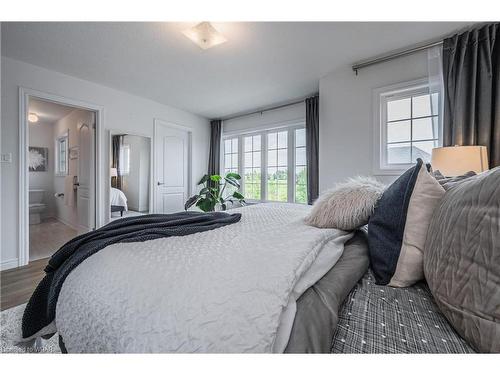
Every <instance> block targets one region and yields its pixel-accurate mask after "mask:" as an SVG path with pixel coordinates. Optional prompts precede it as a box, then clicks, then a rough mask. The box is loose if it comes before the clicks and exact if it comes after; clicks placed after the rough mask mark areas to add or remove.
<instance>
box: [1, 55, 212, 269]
mask: <svg viewBox="0 0 500 375" xmlns="http://www.w3.org/2000/svg"><path fill="white" fill-rule="evenodd" d="M1 72H2V83H1V85H2V115H1V122H2V123H1V134H2V142H1V143H2V153H8V152H10V153H12V156H13V160H12V163H2V164H1V175H2V182H1V184H2V186H1V200H2V212H1V216H2V219H1V226H2V227H1V254H0V258H1V261H2V264H8V265H9V266H11V265H12V264H13V263H14V262H15V260H16V259H17V257H18V220H19V216H18V215H19V213H18V205H19V186H18V178H19V171H18V155H19V150H18V147H19V146H18V140H19V129H18V127H19V124H18V117H19V113H18V108H19V91H18V90H19V86H22V87H25V88H30V89H34V90H39V91H43V92H48V93H51V94H54V95H60V96H64V97H67V98H71V99H75V100H79V101H85V102H88V103H93V104H97V105H99V106H102V107H103V108H104V127H105V128H106V129H114V130H121V131H123V132H124V133H126V132H130V133H134V132H136V133H137V132H139V133H142V134H145V135H148V136H152V135H153V120H154V118H159V119H162V120H165V121H166V122H171V123H176V124H179V125H183V126H187V127H190V128H191V129H192V142H193V147H192V149H193V158H192V160H193V168H192V170H193V181H194V183H196V181H198V180H199V178H201V176H202V175H203V174H204V173H206V170H207V164H208V162H207V160H208V147H209V138H210V129H209V125H208V120H207V119H205V118H202V117H200V116H196V115H194V114H191V113H189V112H185V111H182V110H179V109H176V108H173V107H170V106H167V105H163V104H160V103H157V102H154V101H152V100H148V99H145V98H141V97H138V96H134V95H131V94H128V93H125V92H122V91H118V90H114V89H111V88H108V87H105V86H101V85H98V84H95V83H92V82H88V81H84V80H81V79H77V78H74V77H70V76H67V75H64V74H61V73H58V72H54V71H51V70H47V69H44V68H40V67H37V66H34V65H30V64H26V63H23V62H21V61H17V60H13V59H9V58H6V57H2V64H1ZM102 135H103V139H102V142H101V150H100V151H101V154H102V155H103V158H104V161H103V163H104V164H103V165H105V166H108V165H110V163H109V150H107V147H108V142H107V141H106V139H105V138H106V137H105V133H104V132H103V133H102ZM103 169H104V172H103V175H102V176H100V178H101V181H109V178H108V177H109V170H108V169H109V168H103ZM102 185H103V186H100V187H99V188H100V193H101V196H103V197H104V198H105V201H106V202H107V200H108V199H109V198H108V194H109V191H108V190H109V189H108V186H107V184H102ZM193 188H194V186H193ZM103 209H107V207H104V208H103ZM105 216H106V217H107V215H105Z"/></svg>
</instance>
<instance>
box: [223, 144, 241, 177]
mask: <svg viewBox="0 0 500 375" xmlns="http://www.w3.org/2000/svg"><path fill="white" fill-rule="evenodd" d="M224 172H225V173H224V174H228V173H229V172H235V173H238V138H230V139H226V140H225V141H224Z"/></svg>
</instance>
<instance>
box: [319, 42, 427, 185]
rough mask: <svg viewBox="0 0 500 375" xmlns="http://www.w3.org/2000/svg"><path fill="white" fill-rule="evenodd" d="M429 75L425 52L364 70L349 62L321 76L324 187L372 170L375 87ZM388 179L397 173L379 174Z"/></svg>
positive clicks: (321, 168) (322, 183)
mask: <svg viewBox="0 0 500 375" xmlns="http://www.w3.org/2000/svg"><path fill="white" fill-rule="evenodd" d="M426 76H427V53H426V52H422V53H418V54H414V55H410V56H406V57H403V58H399V59H396V60H391V61H388V62H385V63H381V64H377V65H373V66H371V67H368V68H365V69H362V70H360V71H359V74H358V75H357V76H356V75H355V74H354V72H353V71H352V69H351V67H350V66H344V67H342V68H340V69H337V70H335V71H333V72H331V73H330V74H328V75H327V76H325V77H323V78H322V79H321V80H320V84H319V98H320V106H319V114H320V147H319V163H320V167H319V170H320V176H319V177H320V178H319V180H320V191H323V190H325V189H328V188H330V187H331V186H332V185H333V184H335V183H336V182H340V181H342V180H344V179H345V178H347V177H352V176H355V175H373V164H372V162H373V136H374V134H373V133H374V132H373V127H374V124H373V119H372V114H373V112H372V93H373V89H375V88H379V87H384V86H388V85H391V84H395V83H399V82H405V81H412V80H415V79H419V78H422V77H426ZM376 177H377V178H378V179H380V180H381V181H384V182H386V183H389V182H391V181H393V180H395V178H396V177H397V176H376Z"/></svg>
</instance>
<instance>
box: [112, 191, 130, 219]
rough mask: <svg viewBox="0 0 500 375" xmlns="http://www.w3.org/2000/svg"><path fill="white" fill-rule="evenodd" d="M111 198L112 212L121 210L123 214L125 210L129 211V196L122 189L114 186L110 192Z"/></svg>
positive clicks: (121, 214)
mask: <svg viewBox="0 0 500 375" xmlns="http://www.w3.org/2000/svg"><path fill="white" fill-rule="evenodd" d="M109 200H110V204H111V212H120V216H123V212H124V211H128V206H127V197H126V196H125V194H124V193H123V191H121V190H120V189H116V188H114V187H112V188H111V190H110V194H109Z"/></svg>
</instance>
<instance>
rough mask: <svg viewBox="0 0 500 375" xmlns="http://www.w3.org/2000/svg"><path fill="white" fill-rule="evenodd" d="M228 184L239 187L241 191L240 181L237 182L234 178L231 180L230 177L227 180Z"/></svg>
mask: <svg viewBox="0 0 500 375" xmlns="http://www.w3.org/2000/svg"><path fill="white" fill-rule="evenodd" d="M225 180H226V182H227V183H229V184H230V185H233V186H235V187H237V188H238V189H239V187H240V183H239V182H238V181H236V180H235V179H233V178H229V177H226V178H225Z"/></svg>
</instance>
